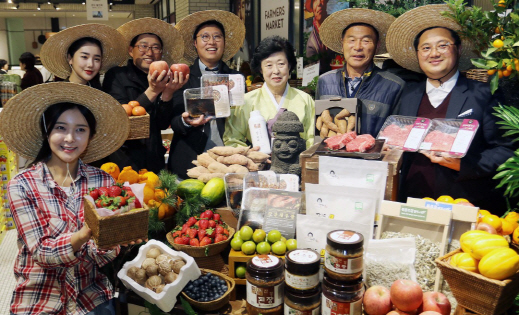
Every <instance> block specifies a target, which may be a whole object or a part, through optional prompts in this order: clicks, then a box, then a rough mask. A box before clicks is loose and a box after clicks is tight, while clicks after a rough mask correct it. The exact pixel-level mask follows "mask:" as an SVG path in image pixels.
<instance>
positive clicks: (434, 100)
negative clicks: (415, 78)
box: [425, 71, 460, 108]
mask: <svg viewBox="0 0 519 315" xmlns="http://www.w3.org/2000/svg"><path fill="white" fill-rule="evenodd" d="M459 76H460V72H459V71H456V73H455V74H454V75H453V76H452V77H451V78H450V79H449V80H447V81H445V82H443V83H442V84H441V85H440V86H439V87H435V86H434V85H432V83H431V82H429V79H427V83H426V85H425V92H426V93H427V95H428V96H429V101H430V102H431V105H432V106H433V107H434V108H438V106H440V104H441V103H442V102H443V100H444V99H445V98H446V97H447V95H449V93H450V92H451V91H452V89H453V88H454V86H455V85H456V82H457V81H458V77H459Z"/></svg>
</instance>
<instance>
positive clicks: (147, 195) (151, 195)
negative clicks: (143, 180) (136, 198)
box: [143, 185, 155, 204]
mask: <svg viewBox="0 0 519 315" xmlns="http://www.w3.org/2000/svg"><path fill="white" fill-rule="evenodd" d="M143 192H144V203H145V204H148V202H149V201H150V200H152V199H155V190H154V189H153V188H151V187H150V186H148V185H146V186H144V191H143Z"/></svg>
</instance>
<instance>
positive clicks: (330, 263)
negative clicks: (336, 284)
mask: <svg viewBox="0 0 519 315" xmlns="http://www.w3.org/2000/svg"><path fill="white" fill-rule="evenodd" d="M362 262H363V259H362V256H360V257H355V258H343V257H336V256H333V255H330V253H329V252H328V251H326V252H325V253H324V266H325V267H326V268H328V269H330V270H331V271H335V272H337V273H342V274H351V273H357V272H361V271H362Z"/></svg>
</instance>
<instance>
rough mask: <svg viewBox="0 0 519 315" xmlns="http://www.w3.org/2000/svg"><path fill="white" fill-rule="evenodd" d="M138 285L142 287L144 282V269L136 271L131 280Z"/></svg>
mask: <svg viewBox="0 0 519 315" xmlns="http://www.w3.org/2000/svg"><path fill="white" fill-rule="evenodd" d="M133 280H135V282H137V283H138V284H140V285H142V286H144V283H145V282H146V271H145V270H144V269H138V270H137V271H136V272H135V278H134V279H133Z"/></svg>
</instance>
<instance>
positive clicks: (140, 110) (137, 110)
mask: <svg viewBox="0 0 519 315" xmlns="http://www.w3.org/2000/svg"><path fill="white" fill-rule="evenodd" d="M132 114H133V116H142V115H146V110H145V109H144V107H142V106H135V107H134V108H133V109H132Z"/></svg>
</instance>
